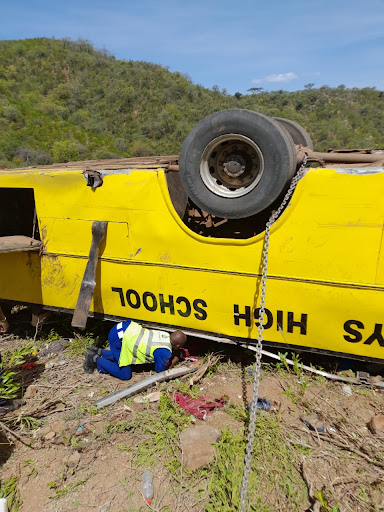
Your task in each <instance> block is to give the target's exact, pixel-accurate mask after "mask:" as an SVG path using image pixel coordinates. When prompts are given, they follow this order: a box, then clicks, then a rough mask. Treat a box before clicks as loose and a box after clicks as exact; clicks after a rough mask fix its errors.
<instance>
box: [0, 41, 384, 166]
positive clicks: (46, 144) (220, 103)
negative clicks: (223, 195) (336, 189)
mask: <svg viewBox="0 0 384 512" xmlns="http://www.w3.org/2000/svg"><path fill="white" fill-rule="evenodd" d="M383 107H384V92H383V91H378V90H376V89H375V88H363V89H347V88H346V87H345V86H343V85H340V86H339V87H337V88H330V87H328V86H326V85H323V86H321V87H319V88H315V87H314V86H313V84H308V86H307V87H306V89H305V90H303V91H296V92H285V91H283V90H280V91H275V92H263V91H262V90H260V88H253V89H252V90H249V94H245V95H243V94H241V93H236V94H234V95H233V96H230V95H228V93H227V92H226V91H225V90H222V91H220V90H219V88H218V87H217V86H214V87H213V88H212V90H208V89H206V88H204V87H202V86H200V85H195V84H193V83H192V81H191V79H190V77H188V76H186V75H183V74H181V73H178V72H175V73H171V72H169V71H168V70H167V69H166V68H164V67H162V66H159V65H156V64H153V63H148V62H139V61H133V60H129V61H125V60H116V59H115V58H114V57H113V56H112V55H110V54H108V52H107V51H105V50H96V49H94V48H93V46H92V45H91V44H90V43H89V42H88V41H84V40H79V41H76V42H74V41H70V40H66V39H63V40H55V39H46V38H39V39H29V40H21V41H2V42H0V130H1V134H2V137H1V140H0V165H1V164H2V165H3V166H5V167H17V166H24V165H31V164H50V163H52V162H59V161H60V162H65V161H68V160H76V159H81V160H84V159H89V158H96V159H101V158H118V157H131V156H146V155H149V154H152V155H153V154H175V153H178V151H179V149H180V146H181V144H182V142H183V140H184V138H185V136H186V135H187V133H188V132H189V131H190V129H191V128H192V127H193V125H194V124H195V123H196V122H197V121H199V120H200V119H202V118H203V117H204V116H206V115H208V114H210V113H212V112H215V111H217V110H221V109H226V108H245V109H250V110H255V111H258V112H261V113H264V114H267V115H270V116H279V117H287V118H289V119H292V120H294V121H297V122H298V123H300V124H301V125H302V126H304V127H305V128H306V129H307V130H308V131H309V133H310V134H311V136H312V138H313V141H314V144H315V148H316V149H318V150H326V149H327V148H329V147H382V146H383V144H384V118H383V116H382V115H381V112H382V111H383Z"/></svg>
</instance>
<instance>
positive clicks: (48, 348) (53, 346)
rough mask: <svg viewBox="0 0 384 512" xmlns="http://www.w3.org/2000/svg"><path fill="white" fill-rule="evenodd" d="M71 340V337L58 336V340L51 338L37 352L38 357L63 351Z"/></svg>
mask: <svg viewBox="0 0 384 512" xmlns="http://www.w3.org/2000/svg"><path fill="white" fill-rule="evenodd" d="M72 342H73V338H59V339H58V340H53V341H51V342H50V343H47V344H46V345H45V346H44V348H43V349H42V350H40V351H39V352H38V354H37V356H38V357H39V358H42V357H48V356H52V355H55V354H59V353H60V352H64V350H65V349H66V348H67V347H68V346H69V345H70V344H71V343H72Z"/></svg>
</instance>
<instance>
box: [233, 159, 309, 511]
mask: <svg viewBox="0 0 384 512" xmlns="http://www.w3.org/2000/svg"><path fill="white" fill-rule="evenodd" d="M306 163H307V157H306V156H305V157H304V160H303V163H302V164H301V166H300V168H299V170H298V171H297V173H296V174H295V176H294V177H293V179H292V181H291V184H290V186H289V189H288V191H287V193H286V194H285V196H284V199H283V201H282V203H281V205H280V206H279V208H278V209H277V210H275V211H274V212H272V215H271V216H270V218H269V220H268V222H267V224H266V227H265V236H264V246H263V266H262V274H261V293H260V307H259V321H258V327H257V330H258V333H257V342H256V361H255V369H254V373H253V392H252V401H251V404H250V416H249V427H248V437H247V447H246V454H245V460H244V472H243V482H242V486H241V492H240V512H245V506H246V501H247V494H248V485H249V476H250V473H251V462H252V452H253V441H254V439H255V426H256V415H257V399H258V397H259V382H260V369H261V350H262V348H263V332H264V313H265V297H266V290H267V271H268V253H269V237H270V234H271V227H272V225H273V224H274V223H275V222H276V220H277V219H278V218H279V216H280V214H281V212H282V211H283V210H284V208H285V206H286V205H287V203H288V201H289V200H290V198H291V196H292V194H293V191H294V190H295V188H296V185H297V183H298V182H299V180H300V179H301V178H302V176H303V174H304V168H305V165H306Z"/></svg>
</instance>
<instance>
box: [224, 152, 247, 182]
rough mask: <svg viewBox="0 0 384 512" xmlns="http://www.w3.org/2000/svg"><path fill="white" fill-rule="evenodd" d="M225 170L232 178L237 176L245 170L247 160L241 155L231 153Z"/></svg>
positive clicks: (225, 163)
mask: <svg viewBox="0 0 384 512" xmlns="http://www.w3.org/2000/svg"><path fill="white" fill-rule="evenodd" d="M223 170H224V172H225V173H226V174H228V176H230V177H231V178H237V177H238V176H240V175H241V174H243V173H244V171H245V160H244V158H243V157H242V156H241V155H237V154H233V153H232V154H230V155H229V156H227V158H226V159H225V162H224V164H223Z"/></svg>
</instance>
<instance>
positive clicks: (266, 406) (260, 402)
mask: <svg viewBox="0 0 384 512" xmlns="http://www.w3.org/2000/svg"><path fill="white" fill-rule="evenodd" d="M251 405H252V404H249V406H248V410H249V411H251ZM256 406H257V408H258V409H260V410H261V411H270V410H271V402H270V401H269V400H266V399H265V398H258V399H257V405H256Z"/></svg>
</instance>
